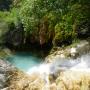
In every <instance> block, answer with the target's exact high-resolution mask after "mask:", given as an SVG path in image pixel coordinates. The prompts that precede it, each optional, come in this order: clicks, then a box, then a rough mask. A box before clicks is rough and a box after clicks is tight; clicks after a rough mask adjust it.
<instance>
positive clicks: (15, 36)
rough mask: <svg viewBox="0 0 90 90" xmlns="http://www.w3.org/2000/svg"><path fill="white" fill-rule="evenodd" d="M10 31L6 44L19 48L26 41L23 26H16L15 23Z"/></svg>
mask: <svg viewBox="0 0 90 90" xmlns="http://www.w3.org/2000/svg"><path fill="white" fill-rule="evenodd" d="M9 28H10V30H9V31H8V32H7V34H6V43H7V44H10V45H13V46H18V45H20V44H22V43H23V39H24V30H23V26H22V24H21V23H20V24H19V25H18V26H15V25H14V24H13V23H11V25H10V27H9Z"/></svg>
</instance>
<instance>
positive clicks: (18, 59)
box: [7, 52, 42, 72]
mask: <svg viewBox="0 0 90 90" xmlns="http://www.w3.org/2000/svg"><path fill="white" fill-rule="evenodd" d="M7 60H8V61H9V62H10V63H11V64H12V65H14V66H15V67H17V68H19V69H20V70H22V71H24V72H27V71H28V70H29V69H30V68H32V67H34V66H38V65H39V64H40V63H42V59H41V58H39V57H37V56H35V55H33V54H31V53H30V52H16V53H15V54H14V55H12V56H11V57H9V58H8V59H7Z"/></svg>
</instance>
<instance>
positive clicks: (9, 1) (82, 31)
mask: <svg viewBox="0 0 90 90" xmlns="http://www.w3.org/2000/svg"><path fill="white" fill-rule="evenodd" d="M89 9H90V1H89V0H79V1H78V0H68V1H67V0H5V1H3V0H1V1H0V10H1V11H0V24H1V25H0V31H2V29H4V30H9V31H10V30H11V31H12V32H13V30H14V32H15V29H17V28H15V27H18V26H19V25H20V24H22V26H23V28H22V31H20V32H18V30H20V28H19V29H17V30H16V32H17V33H22V32H23V36H21V34H18V36H17V37H18V38H17V40H18V41H20V40H21V41H20V42H22V43H23V44H25V43H28V44H33V45H34V44H38V45H42V46H43V45H45V44H48V45H52V44H53V45H54V46H62V45H68V44H71V43H72V42H73V41H75V40H77V39H78V38H86V37H89V36H90V30H89V29H90V13H89ZM2 23H5V24H4V25H3V27H1V26H2ZM12 23H13V24H12ZM4 27H6V28H4ZM11 27H12V28H11ZM4 30H3V31H4ZM23 30H24V31H23ZM7 32H8V31H7ZM5 34H6V33H5ZM19 35H20V37H19ZM11 36H12V35H11ZM15 36H16V35H15ZM20 38H21V39H20ZM19 39H20V40H19ZM5 40H6V39H5ZM17 40H16V39H15V41H17ZM10 42H11V41H10ZM10 42H9V43H10ZM11 43H13V42H11ZM11 43H10V44H11ZM14 44H15V45H18V44H17V42H16V43H15V42H14ZM14 44H12V45H14ZM20 44H21V43H20Z"/></svg>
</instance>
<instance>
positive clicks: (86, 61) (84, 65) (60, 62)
mask: <svg viewBox="0 0 90 90" xmlns="http://www.w3.org/2000/svg"><path fill="white" fill-rule="evenodd" d="M68 70H72V71H80V72H90V54H86V55H82V56H81V57H79V58H77V59H69V60H67V59H60V58H57V59H56V60H55V62H53V63H48V64H47V63H44V64H40V65H39V66H36V67H33V68H32V69H30V70H29V71H28V72H27V73H28V74H32V73H34V72H35V73H39V74H40V76H41V77H42V78H43V79H44V80H45V82H46V85H45V88H48V87H49V75H50V74H52V75H56V73H57V72H61V71H63V72H64V71H68Z"/></svg>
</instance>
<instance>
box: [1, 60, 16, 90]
mask: <svg viewBox="0 0 90 90" xmlns="http://www.w3.org/2000/svg"><path fill="white" fill-rule="evenodd" d="M13 69H14V67H13V66H11V65H10V64H9V62H7V61H4V60H1V59H0V90H1V89H3V88H5V84H6V83H5V82H6V81H7V78H8V77H6V74H7V72H8V71H10V70H13Z"/></svg>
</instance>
